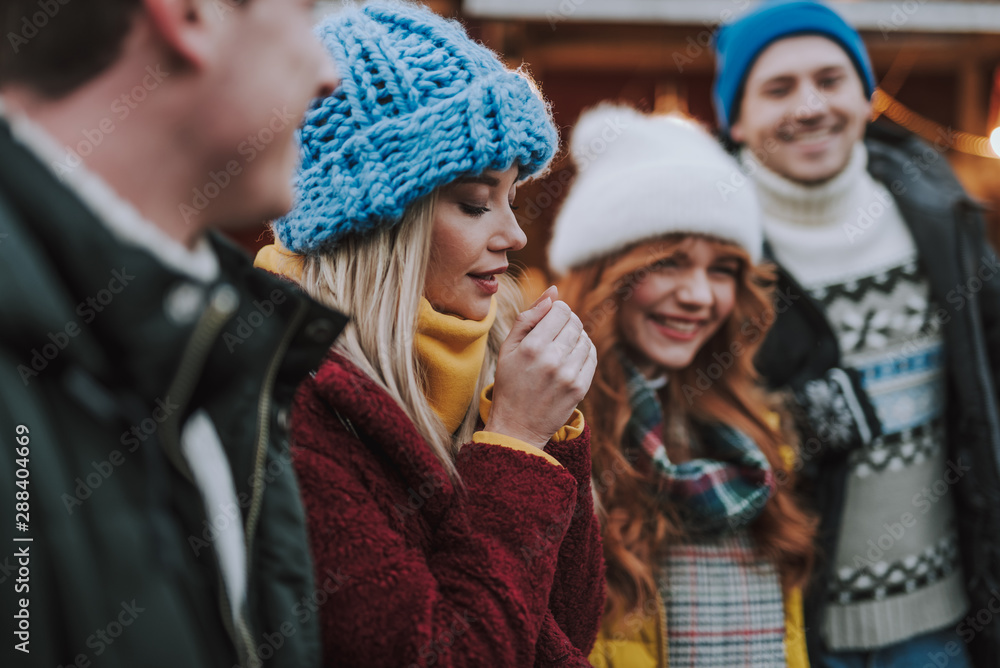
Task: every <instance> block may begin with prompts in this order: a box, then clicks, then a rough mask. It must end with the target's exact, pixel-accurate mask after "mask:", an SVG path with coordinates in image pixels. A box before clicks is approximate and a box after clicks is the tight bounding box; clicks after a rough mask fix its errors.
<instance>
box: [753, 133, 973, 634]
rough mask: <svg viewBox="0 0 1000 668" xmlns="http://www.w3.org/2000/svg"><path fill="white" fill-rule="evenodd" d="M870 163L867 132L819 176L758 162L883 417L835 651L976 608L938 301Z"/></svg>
mask: <svg viewBox="0 0 1000 668" xmlns="http://www.w3.org/2000/svg"><path fill="white" fill-rule="evenodd" d="M749 160H752V158H750V157H749V156H748V155H744V161H749ZM866 163H867V159H866V154H865V151H864V148H863V146H862V145H860V144H859V145H858V146H857V148H856V149H855V151H854V153H853V154H852V156H851V161H850V163H849V165H848V167H847V168H846V169H845V170H844V171H843V172H841V173H840V174H839V175H838V176H837V177H835V178H834V179H832V180H831V181H829V182H828V183H826V184H823V185H821V186H818V187H805V186H802V185H799V184H796V183H792V182H790V181H787V180H786V179H783V178H782V177H780V176H779V175H777V174H775V173H773V172H771V171H769V170H766V169H763V168H758V169H757V171H756V173H755V175H754V176H755V179H756V180H757V184H758V191H759V195H760V198H761V201H762V202H763V204H764V207H765V216H764V229H765V232H766V235H767V238H768V241H769V242H770V243H771V245H772V247H773V249H774V252H775V255H776V256H777V258H778V260H779V261H780V262H781V263H782V264H783V265H784V266H785V267H786V269H788V270H789V271H790V272H791V273H792V275H793V276H794V277H795V278H796V279H798V280H799V281H800V282H801V283H802V284H803V286H804V287H805V288H806V289H807V290H808V291H809V293H810V294H811V296H812V297H813V298H814V299H816V300H817V302H818V303H819V305H820V306H821V308H822V309H823V310H824V312H825V314H826V317H827V320H828V322H829V323H830V325H831V327H832V329H833V332H834V333H835V335H836V336H837V339H838V343H839V345H840V349H841V355H842V358H841V359H842V365H843V366H844V367H849V368H853V369H855V370H857V371H858V372H859V373H860V374H861V378H862V386H863V387H864V389H865V392H866V393H867V395H868V399H869V401H871V403H872V405H873V407H874V408H875V411H876V414H877V415H878V419H879V422H880V423H881V428H882V435H881V436H879V437H877V438H876V439H874V441H873V442H872V443H871V445H870V446H868V447H865V448H862V449H859V450H856V451H854V452H852V453H851V458H850V460H849V465H850V470H849V475H848V479H847V485H846V489H845V502H844V513H843V518H842V521H841V526H840V530H839V539H838V541H837V552H836V554H835V555H833V556H834V559H833V561H834V566H835V568H834V572H833V573H832V577H831V578H830V582H829V591H828V596H829V604H828V606H827V608H826V615H825V618H824V622H823V628H822V635H823V638H824V640H825V642H826V643H827V645H828V646H829V648H830V649H832V650H834V651H838V650H862V649H874V648H880V647H886V646H888V645H892V644H895V643H898V642H902V641H905V640H906V639H908V638H911V637H913V636H916V635H918V634H921V633H925V632H929V631H934V630H937V629H940V628H943V627H945V626H947V625H948V624H950V623H952V622H954V621H955V620H956V619H957V618H958V617H959V616H961V615H962V614H963V613H964V611H965V609H966V608H967V607H968V602H967V600H966V596H965V593H964V589H963V585H962V574H961V567H960V564H959V555H958V547H957V536H956V534H955V529H954V527H955V516H954V504H953V500H952V497H951V491H952V489H953V486H952V485H951V484H949V482H948V480H949V477H950V478H951V479H952V480H957V478H955V476H956V472H955V471H952V472H949V466H948V463H946V461H945V447H944V445H945V443H944V429H943V421H942V420H943V412H944V406H945V387H944V381H943V376H942V372H943V362H944V360H943V340H942V337H941V329H940V322H936V320H935V313H936V311H937V307H936V305H935V304H934V303H933V302H931V301H930V298H929V286H928V283H927V279H926V276H925V275H924V273H923V271H922V269H921V268H920V265H919V263H918V261H917V255H916V248H915V247H914V244H913V240H912V237H911V236H910V233H909V230H908V228H907V227H906V223H905V221H903V219H902V217H901V215H900V213H899V211H898V209H897V208H896V205H895V201H894V200H893V199H892V198H891V196H890V195H889V193H888V191H886V189H885V188H884V187H883V186H882V185H881V184H879V183H877V182H875V181H874V180H873V179H872V177H871V176H870V175H869V174H868V172H867V170H866ZM748 164H752V163H748ZM758 167H759V165H758Z"/></svg>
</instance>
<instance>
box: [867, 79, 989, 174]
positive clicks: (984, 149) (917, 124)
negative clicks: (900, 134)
mask: <svg viewBox="0 0 1000 668" xmlns="http://www.w3.org/2000/svg"><path fill="white" fill-rule="evenodd" d="M872 107H873V109H874V110H875V113H876V115H878V114H884V115H885V116H886V117H887V118H889V119H891V120H892V121H894V122H896V123H897V124H899V125H901V126H903V127H904V128H906V129H907V130H909V131H910V132H912V133H914V134H916V135H919V136H921V137H923V138H924V139H926V140H927V141H931V142H939V141H941V140H944V142H945V143H946V145H947V146H948V147H949V148H953V149H955V150H956V151H960V152H962V153H968V154H969V155H977V156H979V157H981V158H994V159H996V158H998V157H1000V128H997V129H996V130H994V131H993V133H992V134H991V135H990V136H989V137H983V136H981V135H977V134H973V133H971V132H962V131H961V130H958V131H956V130H949V129H946V128H945V127H944V126H942V125H941V124H940V123H935V122H934V121H932V120H930V119H929V118H925V117H924V116H921V115H920V114H918V113H917V112H915V111H913V110H912V109H910V108H909V107H907V106H906V105H905V104H903V103H902V102H900V101H899V100H897V99H896V98H894V97H893V96H892V95H890V94H889V93H887V92H885V91H884V90H882V89H881V88H878V89H876V90H875V96H874V97H873V98H872Z"/></svg>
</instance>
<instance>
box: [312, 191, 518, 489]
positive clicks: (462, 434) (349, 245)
mask: <svg viewBox="0 0 1000 668" xmlns="http://www.w3.org/2000/svg"><path fill="white" fill-rule="evenodd" d="M436 206H437V192H436V191H435V192H433V193H431V194H430V195H428V196H426V197H424V198H422V199H420V200H418V201H416V202H414V203H413V204H412V205H410V207H409V208H408V209H407V210H406V213H405V214H404V215H403V219H402V221H401V222H400V223H399V224H398V225H395V226H393V227H391V228H388V229H385V228H383V229H380V230H379V231H378V232H375V233H373V234H370V235H366V236H363V237H358V236H348V237H346V238H345V239H343V240H341V241H340V242H338V243H337V245H336V246H335V247H334V248H333V249H332V250H327V251H324V252H322V253H318V254H314V255H309V256H307V258H306V262H305V268H304V272H303V275H302V281H301V284H302V287H303V289H304V290H305V291H306V292H308V293H309V294H310V295H311V296H312V297H313V298H314V299H316V300H317V301H319V302H321V303H323V304H325V305H327V306H329V307H331V308H334V309H337V310H339V311H342V312H344V313H348V314H350V316H351V321H350V323H349V324H348V326H347V328H346V329H345V330H344V333H343V334H341V335H340V338H339V339H338V340H337V343H336V344H335V345H334V350H336V351H337V352H339V353H340V354H342V355H343V356H344V357H346V358H347V359H348V360H350V361H351V362H352V363H353V364H354V365H355V366H357V367H358V369H360V370H361V371H362V373H364V374H365V375H367V376H368V377H369V378H371V379H372V380H373V381H375V382H376V383H377V384H378V385H379V386H381V387H382V389H384V390H385V391H386V392H387V393H388V394H389V396H390V397H392V398H393V400H395V402H396V403H397V404H399V406H400V407H401V408H402V409H403V411H404V412H405V413H406V414H407V416H409V418H410V420H412V421H413V424H414V426H415V427H416V429H417V432H418V433H419V434H420V435H421V436H422V437H423V438H424V440H425V441H427V444H428V445H429V446H430V448H431V451H432V452H433V453H434V454H435V455H436V456H437V458H438V459H439V460H440V461H441V464H442V466H444V468H445V470H446V471H447V472H448V475H449V476H450V477H451V478H452V479H453V480H458V472H457V471H456V470H455V463H454V458H455V455H457V454H458V450H459V448H460V447H461V446H462V445H463V444H464V443H468V442H469V441H470V440H472V434H473V432H474V431H475V429H476V424H477V421H478V419H479V400H478V398H479V395H480V394H481V393H482V391H483V389H484V388H485V387H486V386H487V385H489V384H490V383H492V382H493V376H494V374H495V372H496V365H497V357H498V356H499V353H500V346H501V344H502V343H503V341H504V339H505V338H506V337H507V332H509V331H510V328H511V326H512V325H513V322H514V318H515V317H517V314H518V311H519V310H520V307H521V294H520V290H519V289H518V287H517V284H516V281H515V279H513V278H511V277H508V276H506V275H500V276H498V278H499V279H500V290H499V292H498V293H497V300H498V303H497V317H496V322H495V323H494V324H493V328H492V329H491V330H490V334H489V339H488V341H487V346H486V357H485V359H484V360H483V367H482V370H481V371H480V374H479V381H478V383H477V385H476V394H475V395H474V397H475V398H474V399H473V401H472V403H471V405H470V406H469V410H468V412H467V413H466V415H465V418H464V419H463V420H462V424H461V425H460V426H459V428H458V429H457V430H456V432H455V433H454V434H449V433H447V430H446V427H445V426H444V424H443V423H442V422H441V419H440V418H439V417H438V416H437V413H435V412H434V409H433V408H431V405H430V402H429V401H428V400H427V397H426V395H425V394H424V382H425V377H424V373H423V370H422V369H421V368H420V362H419V359H418V358H417V356H416V354H415V352H414V339H415V335H416V332H417V318H418V314H419V313H420V298H421V297H422V295H423V287H424V281H425V279H426V276H427V266H428V264H429V262H430V256H431V251H432V247H431V233H432V231H433V227H434V212H435V209H436Z"/></svg>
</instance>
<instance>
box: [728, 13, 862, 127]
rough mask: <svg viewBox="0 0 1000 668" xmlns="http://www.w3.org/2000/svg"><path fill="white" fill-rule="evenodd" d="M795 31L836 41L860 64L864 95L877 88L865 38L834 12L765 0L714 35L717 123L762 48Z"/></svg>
mask: <svg viewBox="0 0 1000 668" xmlns="http://www.w3.org/2000/svg"><path fill="white" fill-rule="evenodd" d="M798 35H822V36H823V37H827V38H829V39H831V40H833V41H834V42H836V43H837V44H838V45H839V46H840V47H841V48H842V49H843V50H844V51H846V52H847V55H848V56H850V58H851V61H852V62H853V63H854V67H855V68H856V69H857V70H858V74H859V75H860V76H861V82H862V84H863V85H864V87H865V95H867V96H868V97H871V95H872V93H874V92H875V76H874V74H873V73H872V66H871V62H870V61H869V60H868V51H867V50H866V49H865V44H864V42H863V41H862V40H861V36H860V35H859V34H858V33H857V31H856V30H855V29H854V28H852V27H851V26H850V25H848V24H847V22H846V21H844V19H842V18H841V17H840V15H839V14H837V12H835V11H833V10H832V9H830V8H829V7H827V6H826V5H824V4H821V3H818V2H810V1H809V0H795V1H794V2H782V1H778V2H764V3H762V4H761V6H760V7H758V8H757V9H755V10H754V11H752V12H750V13H749V14H747V15H745V16H743V17H741V18H740V19H739V20H737V21H734V22H733V23H731V24H729V25H724V26H722V27H721V28H719V30H718V32H717V33H716V35H715V54H716V60H715V85H714V87H713V90H712V94H713V97H714V101H715V116H716V118H717V119H718V121H719V127H721V128H722V129H723V130H727V131H728V130H729V126H730V124H731V123H732V121H733V117H734V116H735V115H736V113H737V112H738V111H739V104H740V99H739V98H740V97H741V96H742V95H743V84H744V82H745V81H746V78H747V74H749V73H750V68H751V67H753V64H754V62H755V61H756V60H757V57H758V56H759V55H760V54H761V52H762V51H763V50H764V49H766V48H767V47H768V46H770V45H771V44H772V43H773V42H776V41H778V40H779V39H784V38H786V37H795V36H798Z"/></svg>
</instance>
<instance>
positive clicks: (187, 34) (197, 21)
mask: <svg viewBox="0 0 1000 668" xmlns="http://www.w3.org/2000/svg"><path fill="white" fill-rule="evenodd" d="M142 4H143V6H144V7H145V9H146V13H147V14H148V16H149V23H150V29H151V30H152V32H153V34H155V35H156V36H158V37H159V38H160V39H161V40H162V41H163V43H164V44H165V45H166V46H167V48H169V49H170V50H171V51H173V52H174V53H175V54H176V55H177V57H178V58H180V59H181V60H182V61H184V62H185V63H188V64H190V65H191V66H192V67H194V68H201V67H202V66H203V65H204V64H205V63H206V62H207V60H208V59H209V58H210V56H211V53H212V51H213V50H214V47H215V44H214V39H215V37H216V30H215V29H216V28H217V27H218V24H219V23H220V21H218V20H216V18H217V17H216V16H215V15H214V13H213V9H212V2H211V1H210V0H142Z"/></svg>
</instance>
